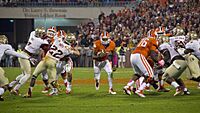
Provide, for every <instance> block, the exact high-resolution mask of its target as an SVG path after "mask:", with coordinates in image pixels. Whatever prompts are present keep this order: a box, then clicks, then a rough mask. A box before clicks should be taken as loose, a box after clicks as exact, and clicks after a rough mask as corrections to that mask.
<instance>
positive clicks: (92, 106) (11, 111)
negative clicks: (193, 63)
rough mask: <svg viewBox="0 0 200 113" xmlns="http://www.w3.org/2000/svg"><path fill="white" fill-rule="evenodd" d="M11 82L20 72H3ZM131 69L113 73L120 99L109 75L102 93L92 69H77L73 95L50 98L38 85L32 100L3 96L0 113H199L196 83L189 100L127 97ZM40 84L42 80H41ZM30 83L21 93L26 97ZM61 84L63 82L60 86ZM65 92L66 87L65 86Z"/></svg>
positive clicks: (199, 95) (190, 85)
mask: <svg viewBox="0 0 200 113" xmlns="http://www.w3.org/2000/svg"><path fill="white" fill-rule="evenodd" d="M4 69H5V71H6V76H7V77H8V78H9V80H10V81H11V80H13V79H14V78H15V77H16V76H17V75H18V74H20V69H19V68H4ZM131 75H132V69H131V68H128V69H118V70H117V71H116V72H115V73H114V78H115V79H114V88H115V90H116V91H117V95H109V94H108V84H107V82H105V80H107V75H106V73H104V72H102V75H101V79H102V81H101V85H100V90H99V91H96V90H95V87H94V81H93V69H92V68H75V69H74V75H73V93H72V94H70V95H66V94H65V92H64V91H63V92H61V93H60V94H59V95H58V96H53V97H48V96H46V95H45V94H42V93H41V90H42V89H43V85H42V84H41V82H40V83H38V84H36V85H35V88H34V90H33V97H32V98H22V97H20V96H14V95H10V94H9V92H6V93H5V94H4V98H5V101H3V102H0V113H199V105H200V90H198V89H197V88H196V86H197V83H194V82H191V81H186V83H187V85H188V88H189V90H190V91H191V95H190V96H177V97H173V93H174V92H175V90H174V89H173V88H172V87H170V86H167V87H169V88H170V89H171V91H170V92H168V93H158V92H155V91H154V92H145V94H146V98H139V97H138V96H136V95H131V96H128V95H125V94H124V93H123V90H122V88H123V86H124V85H125V84H126V83H127V82H128V81H129V79H130V77H131ZM38 81H41V77H39V78H38ZM28 84H29V83H27V84H26V85H25V86H23V87H22V88H21V90H20V92H21V93H22V94H24V93H26V90H27V88H28ZM60 84H62V82H60ZM63 89H64V86H63Z"/></svg>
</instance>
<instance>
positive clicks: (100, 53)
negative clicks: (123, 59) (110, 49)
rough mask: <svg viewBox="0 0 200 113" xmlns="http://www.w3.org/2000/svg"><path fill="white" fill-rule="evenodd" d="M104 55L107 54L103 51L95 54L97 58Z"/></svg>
mask: <svg viewBox="0 0 200 113" xmlns="http://www.w3.org/2000/svg"><path fill="white" fill-rule="evenodd" d="M106 55H107V53H106V52H105V51H104V50H102V51H99V52H98V53H97V56H98V57H99V58H101V57H104V56H106Z"/></svg>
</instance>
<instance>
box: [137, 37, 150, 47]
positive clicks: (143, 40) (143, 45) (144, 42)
mask: <svg viewBox="0 0 200 113" xmlns="http://www.w3.org/2000/svg"><path fill="white" fill-rule="evenodd" d="M148 40H149V39H148V38H144V39H142V40H141V41H140V42H139V44H138V45H137V47H146V46H147V43H148V42H147V41H148Z"/></svg>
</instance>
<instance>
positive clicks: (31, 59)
mask: <svg viewBox="0 0 200 113" xmlns="http://www.w3.org/2000/svg"><path fill="white" fill-rule="evenodd" d="M28 60H29V61H30V62H31V64H33V65H34V66H35V65H36V64H37V62H38V61H37V59H35V58H32V57H30V58H29V59H28Z"/></svg>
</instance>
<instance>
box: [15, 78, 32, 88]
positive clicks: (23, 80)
mask: <svg viewBox="0 0 200 113" xmlns="http://www.w3.org/2000/svg"><path fill="white" fill-rule="evenodd" d="M29 78H30V74H26V75H24V76H23V77H21V79H20V80H19V83H18V84H17V85H16V86H15V87H14V90H19V88H20V87H21V86H22V85H23V84H24V83H25V82H26V81H27V80H28V79H29Z"/></svg>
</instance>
